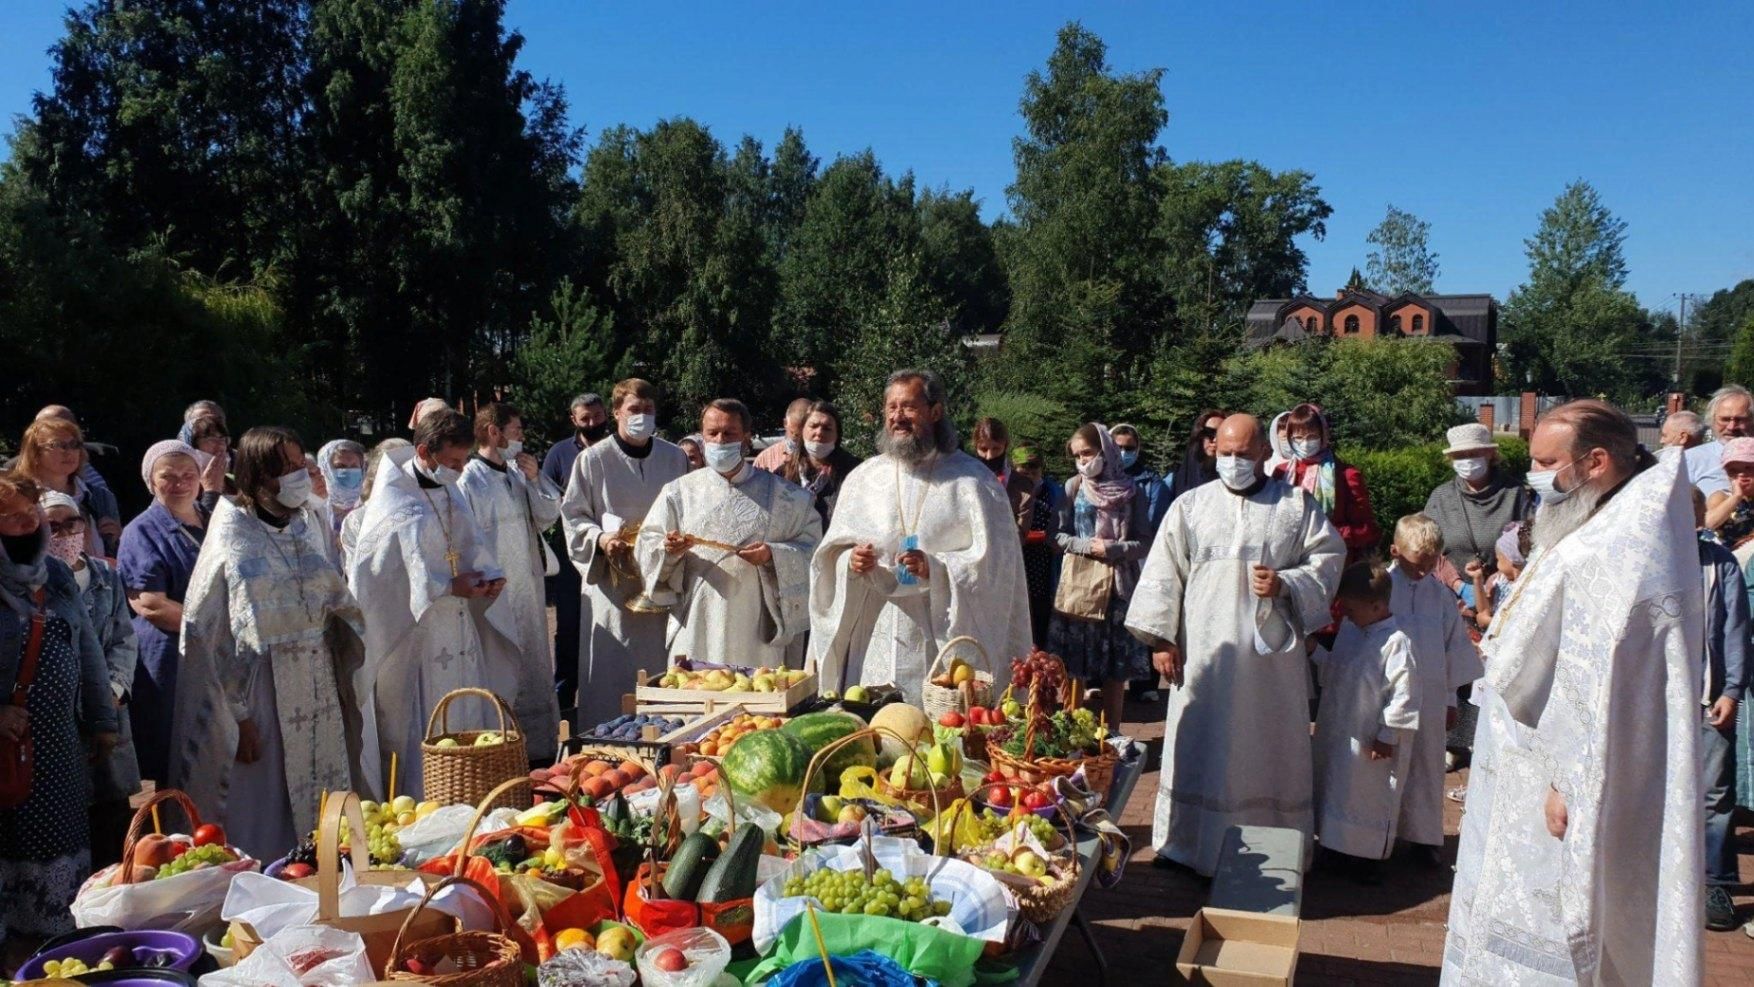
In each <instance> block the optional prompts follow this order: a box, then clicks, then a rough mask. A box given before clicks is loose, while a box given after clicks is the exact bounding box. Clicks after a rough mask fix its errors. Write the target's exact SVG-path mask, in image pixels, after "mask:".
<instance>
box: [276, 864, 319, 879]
mask: <svg viewBox="0 0 1754 987" xmlns="http://www.w3.org/2000/svg"><path fill="white" fill-rule="evenodd" d="M315 873H316V871H314V870H312V869H311V865H310V864H287V865H286V866H285V867H282V868H280V879H281V880H282V881H297V880H301V879H303V878H307V877H310V876H311V875H312V874H315Z"/></svg>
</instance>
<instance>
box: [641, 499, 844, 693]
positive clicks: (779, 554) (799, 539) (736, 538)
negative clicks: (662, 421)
mask: <svg viewBox="0 0 1754 987" xmlns="http://www.w3.org/2000/svg"><path fill="white" fill-rule="evenodd" d="M671 531H677V532H682V533H684V534H690V535H696V536H699V537H701V538H708V539H711V540H713V541H716V542H723V543H725V544H727V545H748V544H750V543H752V542H765V543H767V546H768V548H770V549H771V550H772V551H773V563H772V564H771V565H764V566H752V565H750V564H749V563H747V562H745V561H743V560H742V559H741V558H739V557H737V555H736V554H734V553H732V552H729V551H726V550H724V549H722V548H716V547H708V546H705V545H697V546H695V547H693V548H692V549H690V550H689V551H688V552H685V553H683V554H682V555H679V556H675V557H672V556H670V555H668V554H666V553H665V551H664V535H665V534H666V533H668V532H671ZM821 539H822V518H821V516H820V515H818V514H817V513H816V505H815V503H814V502H813V500H812V498H811V496H810V495H809V494H808V493H805V492H804V490H803V489H802V488H800V487H797V486H795V485H793V484H790V483H787V482H786V481H784V480H782V479H780V478H779V477H778V476H775V475H774V474H772V473H769V472H767V471H765V470H758V469H755V468H754V467H752V466H749V465H747V464H745V465H744V466H743V467H742V469H741V470H740V471H739V472H738V473H737V474H736V475H735V476H734V477H733V478H732V479H729V480H727V479H726V478H725V477H723V476H721V475H720V474H719V473H718V472H717V471H715V470H710V469H702V470H695V471H694V472H692V473H689V474H687V475H686V476H683V477H681V478H679V479H676V480H672V481H670V482H669V483H668V484H666V485H665V487H664V491H663V492H662V493H661V494H659V495H658V500H657V502H656V503H655V504H653V505H652V510H651V512H650V513H648V514H647V515H646V520H645V524H644V525H642V526H641V527H640V532H639V546H638V552H639V560H640V571H641V572H643V573H645V574H646V580H647V582H646V593H647V595H648V596H650V597H651V598H652V599H653V600H654V601H656V602H658V603H663V604H668V605H669V606H670V635H669V652H670V654H671V655H672V656H678V655H687V656H688V657H690V658H697V659H701V660H705V661H716V662H728V663H730V664H736V665H764V666H767V667H779V666H780V665H782V664H783V663H784V659H785V654H786V646H787V645H788V644H790V643H791V641H792V640H793V639H794V638H796V637H797V636H798V635H800V634H802V633H804V631H805V630H806V629H807V628H808V620H809V616H808V607H809V595H810V553H811V552H813V551H815V550H816V543H817V542H818V541H820V540H821Z"/></svg>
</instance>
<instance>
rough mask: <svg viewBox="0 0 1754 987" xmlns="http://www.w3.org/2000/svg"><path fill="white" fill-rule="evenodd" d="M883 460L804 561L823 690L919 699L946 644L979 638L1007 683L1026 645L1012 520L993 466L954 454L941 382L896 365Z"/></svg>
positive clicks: (851, 491)
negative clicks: (874, 691)
mask: <svg viewBox="0 0 1754 987" xmlns="http://www.w3.org/2000/svg"><path fill="white" fill-rule="evenodd" d="M883 395H884V397H883V402H884V406H883V419H882V422H883V423H882V426H881V427H879V428H878V430H877V439H876V445H877V451H878V453H879V455H877V456H874V457H872V458H870V459H867V460H865V461H864V462H863V463H861V464H859V466H858V467H857V468H856V469H854V470H853V471H852V472H851V473H849V474H847V478H846V480H845V482H843V483H842V484H841V488H840V500H839V502H838V503H837V504H836V505H835V509H834V519H833V520H832V521H830V522H829V525H828V533H827V534H825V535H823V537H822V545H821V546H820V547H819V548H817V550H816V557H815V558H814V559H813V560H812V561H811V566H810V572H811V577H810V583H811V591H810V654H811V655H812V656H813V657H814V658H815V659H816V661H817V665H818V669H819V672H820V675H821V678H822V681H823V683H824V684H825V686H826V687H827V688H831V689H833V688H840V687H842V686H844V685H852V684H854V683H859V684H863V685H884V684H890V683H893V684H894V685H895V686H896V687H897V688H899V689H900V690H901V692H902V694H903V695H904V696H905V697H906V698H907V701H908V702H910V703H916V704H917V703H918V702H919V701H920V696H921V695H922V693H923V690H924V688H925V684H926V670H927V667H928V666H929V665H930V664H931V662H932V660H933V659H934V658H935V657H937V654H938V651H939V649H940V648H942V647H943V646H944V644H945V643H947V642H948V641H949V640H950V639H951V638H954V637H958V636H961V635H968V636H970V637H973V638H974V639H975V640H977V641H979V642H980V643H981V646H982V647H983V648H984V649H985V650H986V653H987V655H988V657H989V659H990V660H991V662H992V664H993V666H994V667H993V670H994V672H995V673H996V675H997V678H998V681H997V682H996V683H995V685H996V687H997V688H1000V689H1002V688H1004V685H1005V681H1006V678H1007V676H1008V670H1009V666H1010V660H1011V659H1012V658H1015V657H1018V656H1021V655H1027V654H1028V653H1029V652H1030V649H1031V643H1030V631H1029V597H1028V594H1027V593H1026V592H1025V587H1024V574H1023V547H1022V543H1021V542H1020V541H1019V539H1018V537H1017V520H1016V517H1015V516H1014V515H1012V513H1011V502H1010V500H1008V499H1007V498H1006V496H1005V490H1004V488H1003V487H1001V486H999V485H998V484H996V483H994V482H993V472H992V470H989V469H987V467H986V466H984V465H982V464H981V462H980V460H978V459H975V458H974V457H973V456H970V455H969V454H968V453H965V452H962V451H961V450H959V449H958V448H957V447H956V429H955V427H954V426H953V425H951V423H950V417H949V413H948V411H947V410H946V409H945V406H944V384H943V382H942V381H940V380H939V379H938V375H937V374H934V373H932V372H931V371H927V370H898V371H896V372H895V373H893V374H891V375H890V376H889V384H888V386H887V387H885V388H884V392H883Z"/></svg>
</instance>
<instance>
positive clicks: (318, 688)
mask: <svg viewBox="0 0 1754 987" xmlns="http://www.w3.org/2000/svg"><path fill="white" fill-rule="evenodd" d="M320 524H321V520H320V519H319V518H318V517H317V516H316V515H315V514H314V513H313V512H310V511H300V512H299V513H298V514H297V515H296V516H294V517H293V519H292V521H291V522H290V523H289V524H288V525H287V526H286V527H285V528H284V529H276V528H273V527H271V526H269V525H268V524H266V523H265V522H263V521H262V520H261V519H260V518H257V517H253V516H251V515H249V514H246V513H245V512H244V511H243V510H242V509H241V508H239V507H238V506H236V505H235V504H233V503H231V502H230V501H227V500H221V501H220V502H219V503H218V505H217V506H216V507H215V508H214V512H213V520H212V523H211V524H210V525H209V526H208V529H207V538H206V540H205V541H204V542H203V543H202V546H201V558H200V561H199V562H197V563H196V565H195V572H194V574H193V576H192V577H191V579H190V582H189V591H188V594H187V595H186V596H185V597H184V599H183V633H182V641H181V646H182V664H181V666H180V668H181V674H180V677H179V678H178V689H177V703H176V714H175V722H174V726H173V727H172V741H171V767H170V773H171V784H173V785H175V786H176V787H178V788H181V789H182V790H184V791H186V792H188V793H189V796H190V797H191V798H193V799H194V800H195V804H196V805H199V806H200V807H201V811H202V813H203V815H204V816H205V817H206V819H207V820H208V821H209V822H216V823H219V824H220V825H221V826H223V827H225V831H226V833H227V835H228V836H229V837H230V839H231V842H232V843H234V844H236V845H237V846H240V847H242V848H243V849H245V850H247V851H249V853H250V854H251V855H252V856H255V857H257V858H259V859H262V860H268V859H273V858H275V857H278V856H279V855H280V854H282V853H285V852H286V851H287V850H288V849H290V848H291V847H292V846H294V845H295V844H296V843H297V842H298V839H299V835H300V834H304V833H309V832H311V831H312V830H313V829H314V828H315V827H316V815H317V797H318V794H319V793H320V792H323V791H339V790H343V789H352V790H359V791H365V792H371V791H376V790H377V787H378V773H377V768H378V758H377V751H378V745H377V736H376V734H377V730H376V724H375V723H374V722H373V721H372V719H371V715H370V712H369V705H370V704H369V695H370V685H369V683H368V682H367V681H366V680H365V678H364V676H363V667H364V661H363V644H362V638H363V636H364V633H365V628H364V622H363V618H362V615H361V613H360V609H359V605H358V604H356V603H355V602H354V599H353V594H351V593H349V592H348V591H347V587H346V586H344V585H342V582H341V574H340V573H339V572H337V571H336V570H335V568H334V566H333V565H332V564H331V563H330V561H329V558H328V555H327V554H326V553H327V541H328V532H327V531H326V530H323V529H321V528H320V527H319V525H320ZM360 696H366V697H367V700H368V701H367V702H366V703H361V702H360V701H359V697H360ZM245 720H248V721H251V722H253V723H254V724H255V726H256V731H257V734H258V736H259V737H260V752H261V756H260V757H259V758H258V759H257V760H256V761H254V762H253V763H251V764H242V763H240V762H239V761H238V760H237V757H236V755H237V744H238V724H239V723H240V722H242V721H245Z"/></svg>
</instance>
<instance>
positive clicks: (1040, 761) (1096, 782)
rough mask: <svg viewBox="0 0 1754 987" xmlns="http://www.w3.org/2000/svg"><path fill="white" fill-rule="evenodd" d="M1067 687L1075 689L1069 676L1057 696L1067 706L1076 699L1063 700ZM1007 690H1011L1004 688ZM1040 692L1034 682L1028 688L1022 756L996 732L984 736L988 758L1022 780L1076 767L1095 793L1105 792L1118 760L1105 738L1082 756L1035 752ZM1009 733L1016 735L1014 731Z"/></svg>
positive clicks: (1030, 781) (1068, 773) (1064, 775)
mask: <svg viewBox="0 0 1754 987" xmlns="http://www.w3.org/2000/svg"><path fill="white" fill-rule="evenodd" d="M1068 689H1074V690H1075V687H1074V686H1072V680H1071V679H1070V678H1068V679H1067V680H1066V682H1065V683H1064V684H1063V685H1062V688H1061V690H1060V695H1059V696H1056V697H1055V698H1056V700H1058V701H1059V703H1060V705H1061V706H1062V708H1064V709H1067V710H1070V709H1073V708H1075V706H1076V703H1071V702H1066V701H1065V700H1066V699H1067V698H1074V699H1075V698H1076V696H1075V695H1074V696H1072V697H1067V696H1066V692H1067V690H1068ZM1006 692H1007V694H1009V692H1010V690H1009V689H1007V690H1006ZM1042 705H1043V703H1042V696H1041V692H1040V690H1039V689H1038V688H1036V687H1035V686H1033V685H1032V686H1031V687H1030V690H1029V704H1028V706H1027V707H1026V708H1025V709H1024V713H1023V720H1024V724H1025V726H1024V734H1023V753H1022V754H1021V756H1019V755H1016V754H1012V753H1010V752H1008V751H1006V750H1005V749H1004V746H1003V744H1004V741H1003V740H1002V739H1001V738H1000V736H999V735H997V734H988V735H987V737H986V742H987V744H986V747H987V762H988V763H989V764H991V765H992V766H993V768H994V769H996V770H997V771H998V772H999V773H1000V774H1002V775H1004V776H1005V777H1006V778H1007V779H1013V778H1014V779H1016V780H1018V781H1020V782H1023V783H1025V784H1030V785H1034V784H1039V783H1041V782H1044V781H1049V780H1052V779H1054V778H1070V777H1071V776H1072V775H1074V774H1076V773H1077V772H1078V771H1079V769H1083V771H1084V781H1085V784H1086V785H1087V786H1088V787H1089V788H1090V790H1091V791H1093V792H1095V793H1096V794H1098V795H1107V794H1108V789H1109V786H1110V785H1112V784H1113V783H1114V779H1115V768H1116V766H1117V765H1119V764H1120V761H1121V757H1120V754H1119V753H1117V752H1116V751H1115V749H1114V748H1113V747H1111V746H1109V745H1108V743H1107V742H1106V741H1105V742H1104V743H1103V744H1102V751H1101V752H1100V753H1097V754H1088V755H1085V756H1083V757H1043V756H1037V755H1036V753H1035V740H1036V729H1037V725H1038V724H1039V723H1040V722H1041V720H1042V719H1043V715H1044V714H1043V710H1042ZM1012 736H1015V734H1013V735H1012Z"/></svg>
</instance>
